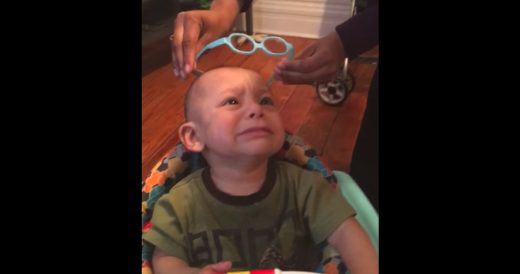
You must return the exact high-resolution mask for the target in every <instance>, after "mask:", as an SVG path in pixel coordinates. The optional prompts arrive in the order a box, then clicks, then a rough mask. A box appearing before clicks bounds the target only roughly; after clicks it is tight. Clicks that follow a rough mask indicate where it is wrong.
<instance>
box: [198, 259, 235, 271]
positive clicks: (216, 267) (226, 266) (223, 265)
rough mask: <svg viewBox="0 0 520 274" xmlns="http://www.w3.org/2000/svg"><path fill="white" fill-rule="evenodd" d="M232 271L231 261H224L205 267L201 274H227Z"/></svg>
mask: <svg viewBox="0 0 520 274" xmlns="http://www.w3.org/2000/svg"><path fill="white" fill-rule="evenodd" d="M230 269H231V262H230V261H222V262H218V263H216V264H210V265H207V266H205V267H203V268H202V269H201V270H200V272H199V274H225V273H226V272H228V271H229V270H230Z"/></svg>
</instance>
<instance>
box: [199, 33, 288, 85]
mask: <svg viewBox="0 0 520 274" xmlns="http://www.w3.org/2000/svg"><path fill="white" fill-rule="evenodd" d="M246 42H247V43H246ZM221 45H227V46H228V47H229V48H230V49H231V50H232V51H233V52H235V53H238V54H244V55H251V54H253V53H255V52H256V51H257V50H258V49H261V50H262V51H263V52H265V53H266V54H267V55H269V56H284V55H287V58H288V59H289V60H292V58H293V57H294V47H293V45H292V44H291V43H289V42H287V41H285V39H283V38H281V37H278V36H266V37H264V38H263V39H262V40H261V41H260V42H257V41H255V39H253V37H251V36H249V35H247V34H243V33H232V34H230V35H229V36H228V37H223V38H220V39H217V40H215V41H213V42H211V43H209V44H207V45H206V46H205V47H204V48H202V49H201V50H200V51H199V52H198V53H197V55H196V56H195V60H197V59H199V57H200V56H201V55H202V54H203V53H204V52H205V51H207V50H208V49H212V48H215V47H218V46H221ZM192 72H193V74H195V75H196V76H200V75H201V74H202V73H203V72H202V71H201V70H199V69H194V70H193V71H192ZM273 76H274V74H273V75H271V77H269V79H268V80H267V84H268V85H269V86H270V85H271V82H272V81H273Z"/></svg>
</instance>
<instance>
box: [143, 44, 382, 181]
mask: <svg viewBox="0 0 520 274" xmlns="http://www.w3.org/2000/svg"><path fill="white" fill-rule="evenodd" d="M283 37H284V38H285V39H286V40H287V41H288V42H290V43H292V44H293V46H294V48H295V50H296V55H297V54H298V53H299V52H300V51H301V50H302V49H303V48H305V47H306V46H307V45H309V44H310V43H311V42H312V41H313V39H307V38H299V37H289V36H283ZM363 56H371V57H377V56H378V48H375V49H373V50H371V51H369V52H367V53H366V54H364V55H363ZM278 61H279V59H277V58H274V57H268V56H267V55H265V54H264V53H263V52H261V51H258V52H256V53H255V54H253V55H250V56H245V55H238V54H234V53H232V52H231V51H230V50H229V49H227V47H217V48H215V49H213V50H211V51H210V52H208V54H205V55H203V56H202V57H201V58H200V59H199V65H198V66H199V68H201V69H203V70H204V69H209V68H213V67H219V66H240V67H243V68H248V69H253V70H256V71H258V72H259V73H260V74H261V75H262V76H263V77H264V78H265V79H267V78H268V77H269V76H270V74H271V73H272V71H273V68H274V66H275V65H276V63H277V62H278ZM375 68H376V65H375V64H371V63H356V62H355V60H353V61H352V62H350V63H349V66H348V69H349V71H350V72H351V73H352V74H353V75H354V78H355V82H356V84H355V86H354V89H353V90H352V92H351V93H350V95H349V97H348V98H347V99H346V100H345V101H344V102H343V103H342V104H341V105H339V106H330V105H326V104H324V103H323V102H322V101H321V100H320V99H319V98H318V97H317V95H316V92H315V89H314V87H313V86H310V85H283V84H281V83H280V82H278V81H275V82H273V85H272V91H273V94H274V96H275V100H276V104H277V106H278V107H279V109H280V111H281V115H282V119H283V121H284V123H285V127H286V130H287V131H289V132H291V133H294V134H296V135H298V136H301V137H302V138H303V140H304V141H305V142H306V143H308V144H309V145H310V146H311V147H313V148H314V149H315V150H316V151H317V153H318V155H320V156H322V159H323V160H324V161H325V163H326V164H327V166H328V167H329V168H331V169H335V170H343V171H347V172H348V171H349V169H350V161H351V157H352V150H353V148H354V143H355V141H356V137H357V134H358V131H359V126H360V123H361V119H362V117H363V113H364V110H365V105H366V96H367V93H368V88H369V86H370V81H371V79H372V75H373V73H374V70H375ZM193 79H194V78H193V76H190V77H189V78H188V79H187V80H184V81H183V80H181V79H178V78H176V77H174V75H173V71H172V66H171V64H167V65H165V66H162V67H160V68H158V69H156V70H153V71H151V72H150V73H148V74H146V75H143V77H142V176H143V178H144V177H147V176H148V175H149V173H150V170H151V169H152V167H153V166H154V165H155V163H157V161H159V160H160V159H161V157H162V156H164V154H165V153H167V152H168V151H169V150H170V149H172V148H173V147H174V146H175V144H176V143H177V142H178V141H179V139H178V136H177V129H178V127H179V125H180V124H181V123H182V121H183V100H184V94H185V92H186V90H187V88H188V87H189V85H190V84H191V82H192V81H193Z"/></svg>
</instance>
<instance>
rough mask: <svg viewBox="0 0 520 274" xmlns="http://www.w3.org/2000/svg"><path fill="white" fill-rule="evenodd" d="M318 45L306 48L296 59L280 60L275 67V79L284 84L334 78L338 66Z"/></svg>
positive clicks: (307, 82) (320, 81) (325, 80)
mask: <svg viewBox="0 0 520 274" xmlns="http://www.w3.org/2000/svg"><path fill="white" fill-rule="evenodd" d="M317 46H318V44H317V43H314V44H313V45H311V46H309V47H307V48H305V49H304V50H303V52H302V53H301V54H300V55H298V57H296V59H295V60H292V61H291V60H284V61H282V62H280V63H279V64H278V65H277V66H276V68H275V79H277V80H281V81H283V82H284V84H313V83H315V82H318V83H322V82H327V81H328V80H331V79H333V78H334V77H335V76H336V67H335V65H334V63H331V62H330V61H329V58H327V56H326V54H323V52H321V51H319V48H317Z"/></svg>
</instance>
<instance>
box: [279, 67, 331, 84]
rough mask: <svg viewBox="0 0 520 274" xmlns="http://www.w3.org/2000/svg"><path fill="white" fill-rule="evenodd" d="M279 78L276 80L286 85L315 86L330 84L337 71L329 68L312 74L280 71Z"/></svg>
mask: <svg viewBox="0 0 520 274" xmlns="http://www.w3.org/2000/svg"><path fill="white" fill-rule="evenodd" d="M278 75H279V76H278V78H277V76H276V69H275V79H277V80H281V81H283V83H284V84H315V83H325V82H328V81H330V80H332V79H334V77H335V76H336V71H335V70H334V71H330V70H328V69H327V68H319V69H317V70H315V71H312V72H298V71H279V72H278Z"/></svg>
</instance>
